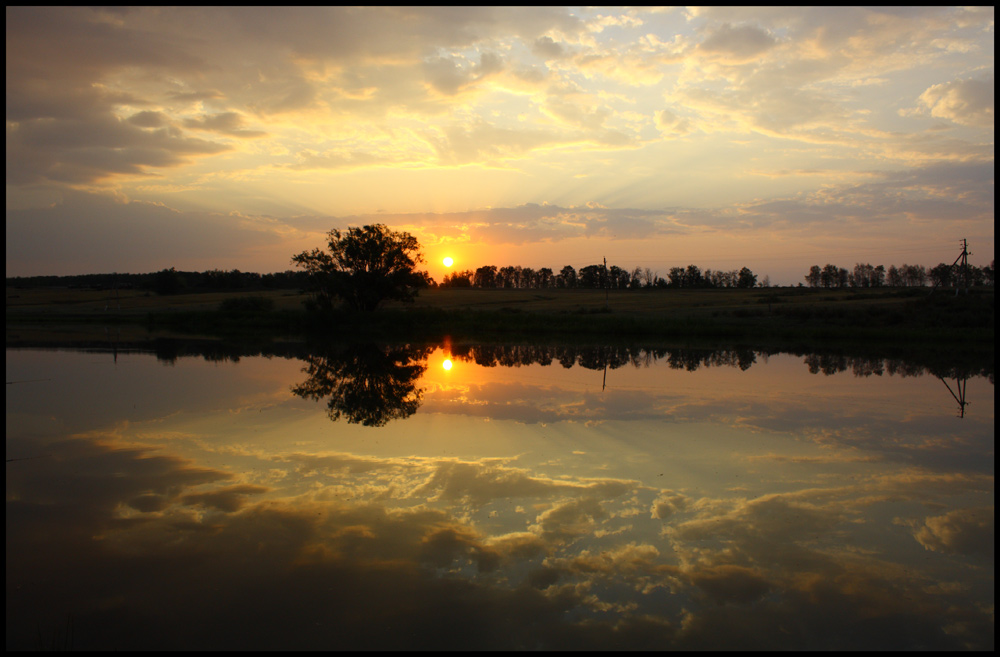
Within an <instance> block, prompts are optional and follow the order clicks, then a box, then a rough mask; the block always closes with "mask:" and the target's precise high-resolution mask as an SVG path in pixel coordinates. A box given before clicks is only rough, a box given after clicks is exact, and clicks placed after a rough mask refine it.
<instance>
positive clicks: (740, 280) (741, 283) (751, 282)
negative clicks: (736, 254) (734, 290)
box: [736, 267, 757, 289]
mask: <svg viewBox="0 0 1000 657" xmlns="http://www.w3.org/2000/svg"><path fill="white" fill-rule="evenodd" d="M755 285H757V275H756V274H754V273H753V272H752V271H750V269H749V268H747V267H744V268H743V269H741V270H740V273H739V274H738V275H737V277H736V287H741V288H748V289H749V288H752V287H754V286H755Z"/></svg>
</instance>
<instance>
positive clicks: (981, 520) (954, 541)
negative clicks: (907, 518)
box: [914, 507, 994, 558]
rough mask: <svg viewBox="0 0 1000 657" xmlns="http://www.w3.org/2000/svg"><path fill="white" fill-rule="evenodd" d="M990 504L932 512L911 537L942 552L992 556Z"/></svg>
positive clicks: (991, 511)
mask: <svg viewBox="0 0 1000 657" xmlns="http://www.w3.org/2000/svg"><path fill="white" fill-rule="evenodd" d="M993 516H994V513H993V507H989V508H979V509H956V510H954V511H949V512H948V513H946V514H944V515H940V516H931V517H928V518H927V519H926V520H924V524H923V526H922V527H919V528H917V531H916V533H915V534H914V537H915V538H916V539H917V541H918V542H919V543H920V544H921V545H923V546H924V547H925V548H927V549H928V550H934V551H935V552H944V553H945V554H969V555H975V556H980V557H989V558H992V556H993V544H994V525H993Z"/></svg>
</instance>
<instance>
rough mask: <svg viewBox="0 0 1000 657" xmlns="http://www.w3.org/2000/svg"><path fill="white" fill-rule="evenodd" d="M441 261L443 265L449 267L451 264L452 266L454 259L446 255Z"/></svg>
mask: <svg viewBox="0 0 1000 657" xmlns="http://www.w3.org/2000/svg"><path fill="white" fill-rule="evenodd" d="M441 262H443V263H444V266H445V267H451V266H452V265H453V264H455V261H454V260H452V259H451V256H448V257H446V258H445V259H444V260H442V261H441Z"/></svg>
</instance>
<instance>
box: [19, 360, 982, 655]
mask: <svg viewBox="0 0 1000 657" xmlns="http://www.w3.org/2000/svg"><path fill="white" fill-rule="evenodd" d="M297 355H298V356H299V357H291V356H290V355H289V354H283V355H270V356H244V357H239V358H235V359H234V358H233V357H227V355H226V353H225V350H223V349H219V350H217V352H213V353H208V354H206V353H202V354H200V355H195V356H189V355H184V353H181V352H179V351H177V350H174V351H171V350H170V349H169V347H164V348H163V349H161V352H160V354H159V356H157V355H155V354H151V353H139V352H121V351H119V352H117V353H110V352H106V351H89V352H87V351H69V350H63V351H45V350H11V349H8V350H7V381H8V385H7V414H6V419H7V465H6V468H7V515H6V518H7V628H6V629H7V632H6V635H7V638H6V647H7V649H24V648H27V649H35V648H43V649H52V648H59V649H63V648H73V649H81V650H82V649H92V648H96V649H120V650H124V649H133V648H134V649H188V650H190V649H199V648H207V649H230V648H231V649H286V648H287V649H300V648H301V649H336V650H340V649H356V648H361V649H393V648H395V649H431V648H435V649H464V648H469V649H561V648H565V649H581V648H582V649H612V648H618V649H747V650H750V649H867V648H872V649H992V648H993V643H994V639H993V636H994V629H993V627H994V618H993V615H994V588H993V547H994V538H993V532H994V521H993V506H994V502H993V496H994V490H993V470H994V465H993V463H994V461H993V441H994V416H993V412H994V389H993V382H992V380H991V378H988V377H984V376H976V375H974V376H970V377H968V378H967V379H962V378H958V379H956V378H955V377H954V376H953V374H954V373H950V372H945V373H943V375H942V376H938V375H937V374H934V373H932V372H930V371H927V370H925V369H924V368H922V367H919V366H915V365H912V364H909V363H906V362H900V361H885V360H879V359H874V360H861V359H849V358H836V357H820V356H811V355H793V354H781V353H774V354H764V353H761V352H754V351H749V350H744V351H739V352H736V351H714V352H709V351H704V352H699V351H666V350H665V351H660V352H655V351H646V350H631V351H625V350H612V349H588V350H579V349H571V348H537V349H536V348H525V347H521V348H499V347H476V346H463V347H459V346H451V345H435V346H429V347H424V348H403V347H396V348H391V349H390V348H380V347H375V346H357V347H352V348H350V349H343V348H332V347H331V348H329V349H326V350H320V351H317V352H313V353H311V354H309V355H304V354H297ZM446 361H447V362H446ZM449 365H450V369H449ZM938 374H942V372H938ZM960 402H965V403H964V404H962V403H960Z"/></svg>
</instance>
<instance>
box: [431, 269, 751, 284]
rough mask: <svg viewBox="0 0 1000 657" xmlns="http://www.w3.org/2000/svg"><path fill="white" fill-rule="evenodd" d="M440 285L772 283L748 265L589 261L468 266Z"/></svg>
mask: <svg viewBox="0 0 1000 657" xmlns="http://www.w3.org/2000/svg"><path fill="white" fill-rule="evenodd" d="M440 285H441V287H476V288H484V289H488V288H522V289H523V288H529V289H544V288H591V289H594V288H596V289H604V288H607V289H611V290H625V289H639V288H654V287H660V288H678V287H687V288H691V287H722V288H752V287H758V286H760V287H770V285H771V283H770V279H768V278H767V277H766V276H765V277H764V279H763V280H762V281H760V282H758V280H757V275H756V274H754V273H753V272H752V271H750V269H748V268H747V267H743V268H742V269H739V270H736V269H733V270H731V271H722V270H718V271H713V270H711V269H706V270H705V271H704V272H702V270H701V268H699V267H698V266H697V265H688V266H687V267H674V268H672V269H671V270H670V272H669V273H668V274H667V278H662V277H661V276H659V273H658V272H655V271H653V270H651V269H649V268H648V267H646V268H642V267H636V268H635V269H631V270H629V269H623V268H622V267H618V266H616V265H612V266H610V267H608V266H606V265H604V264H600V265H587V266H586V267H583V268H581V269H580V270H579V271H577V270H576V269H574V268H573V267H572V266H570V265H566V266H565V267H563V268H562V269H560V270H559V272H558V273H556V272H555V271H553V270H552V269H550V268H548V267H542V268H541V269H532V268H531V267H517V266H508V267H496V266H494V265H487V266H484V267H480V268H478V269H476V270H475V271H473V270H471V269H469V270H465V271H456V272H454V273H451V274H448V275H446V276H445V277H444V280H443V281H441V284H440Z"/></svg>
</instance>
